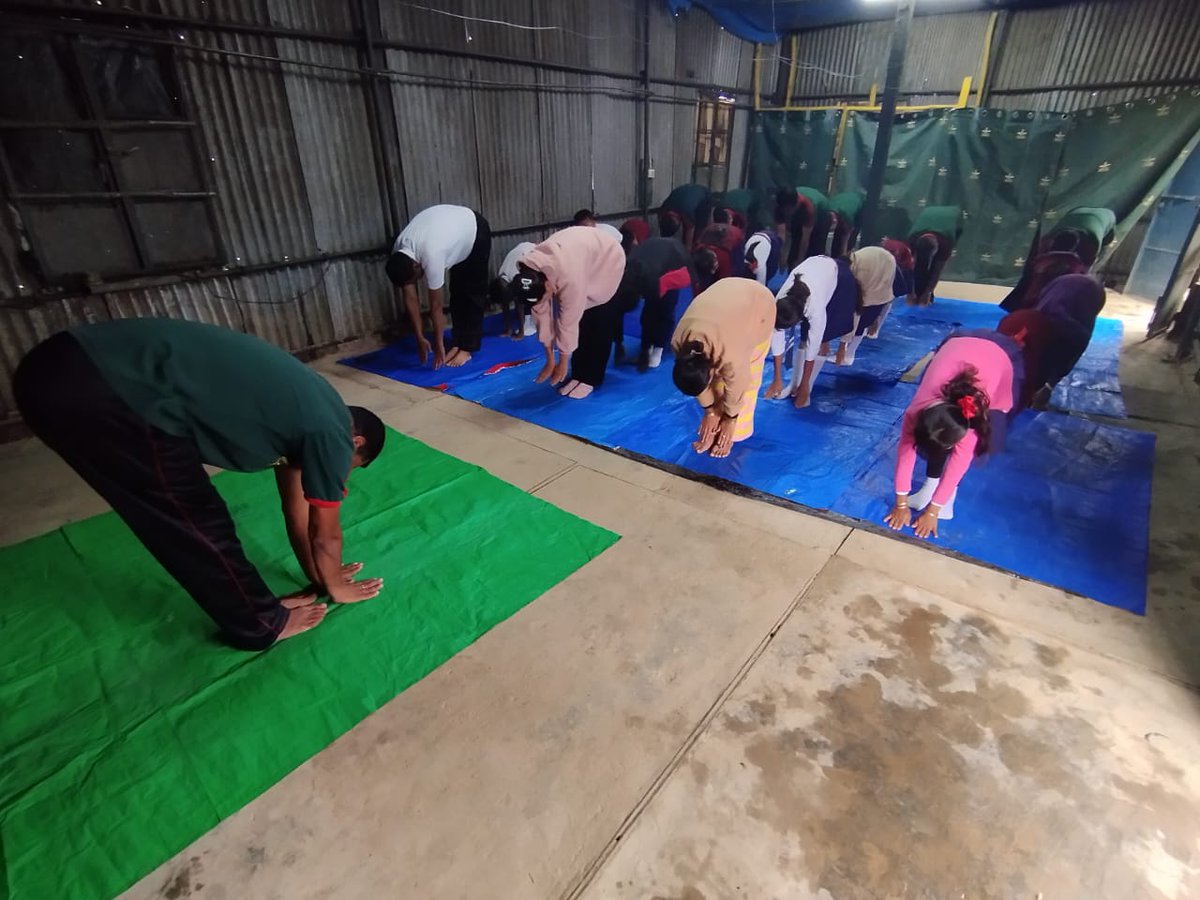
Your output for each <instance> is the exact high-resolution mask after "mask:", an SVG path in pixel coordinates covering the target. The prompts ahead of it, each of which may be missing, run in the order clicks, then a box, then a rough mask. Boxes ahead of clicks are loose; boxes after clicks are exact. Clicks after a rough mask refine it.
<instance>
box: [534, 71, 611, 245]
mask: <svg viewBox="0 0 1200 900" xmlns="http://www.w3.org/2000/svg"><path fill="white" fill-rule="evenodd" d="M538 77H539V78H540V79H541V81H542V83H543V84H545V85H549V86H554V87H559V88H563V87H572V86H573V87H583V86H584V85H585V84H586V80H585V79H584V78H583V76H580V75H569V74H566V73H563V72H542V73H540V74H539V76H538ZM541 119H542V126H541V129H540V134H542V135H544V136H545V140H544V152H545V154H546V156H545V159H544V163H543V168H542V175H543V178H544V185H545V210H544V211H545V220H546V221H551V222H554V221H561V220H563V219H569V218H570V217H571V214H572V213H573V212H574V211H575V210H577V209H579V208H580V207H583V206H587V207H591V208H594V207H595V199H594V198H593V196H592V148H593V143H592V102H591V97H590V96H589V95H588V94H582V93H581V94H574V93H565V92H562V91H555V92H552V93H546V94H543V95H542V97H541ZM601 212H604V210H601Z"/></svg>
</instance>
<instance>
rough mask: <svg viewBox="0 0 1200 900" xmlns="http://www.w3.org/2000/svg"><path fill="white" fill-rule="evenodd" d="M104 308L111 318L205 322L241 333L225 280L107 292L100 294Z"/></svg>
mask: <svg viewBox="0 0 1200 900" xmlns="http://www.w3.org/2000/svg"><path fill="white" fill-rule="evenodd" d="M102 300H103V303H104V307H105V309H106V310H107V312H108V315H109V316H110V317H111V318H113V319H135V318H141V317H144V316H159V317H165V318H170V319H187V320H189V321H192V322H207V323H209V324H210V325H224V326H225V327H227V328H236V329H238V330H239V331H244V330H245V321H244V317H243V315H242V312H241V309H240V308H239V307H238V304H237V300H236V298H235V297H234V291H233V286H232V285H231V284H230V283H229V279H228V278H224V277H220V278H205V279H202V280H199V281H183V282H178V283H175V284H165V285H158V286H155V287H147V288H140V289H138V290H132V291H110V292H108V293H107V294H104V295H103V298H102Z"/></svg>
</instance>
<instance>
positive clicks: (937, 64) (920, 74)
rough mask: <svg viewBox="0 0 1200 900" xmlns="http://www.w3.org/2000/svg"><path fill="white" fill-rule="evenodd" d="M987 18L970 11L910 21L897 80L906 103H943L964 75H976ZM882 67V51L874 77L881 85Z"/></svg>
mask: <svg viewBox="0 0 1200 900" xmlns="http://www.w3.org/2000/svg"><path fill="white" fill-rule="evenodd" d="M988 18H989V14H988V13H986V12H972V13H955V14H950V15H940V16H921V17H919V18H916V19H914V20H913V26H912V32H911V33H910V34H909V39H908V47H907V49H906V53H905V59H904V73H903V75H902V76H901V79H900V89H901V92H902V93H904V94H906V95H909V96H908V97H906V99H907V100H908V102H910V103H945V102H946V101H947V97H948V96H949V97H953V96H955V95H957V94H958V91H959V88H960V87H961V85H962V80H963V79H964V78H966V77H970V78H972V79H975V78H977V77H978V75H979V63H980V60H981V58H982V56H983V42H984V38H985V37H986V36H987V25H988ZM886 68H887V51H886V50H885V52H884V58H883V61H882V64H881V68H880V71H879V75H880V77H879V78H878V79H877V80H878V81H879V84H880V87H881V88H882V85H883V81H884V78H883V76H884V75H885V73H886ZM910 98H911V99H910ZM918 98H923V99H918ZM930 98H932V99H930Z"/></svg>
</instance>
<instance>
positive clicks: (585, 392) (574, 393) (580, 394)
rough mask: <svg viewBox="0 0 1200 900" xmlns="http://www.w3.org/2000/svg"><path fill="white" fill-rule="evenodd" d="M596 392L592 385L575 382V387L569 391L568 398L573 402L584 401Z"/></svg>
mask: <svg viewBox="0 0 1200 900" xmlns="http://www.w3.org/2000/svg"><path fill="white" fill-rule="evenodd" d="M593 390H595V388H593V387H592V386H591V385H590V384H584V383H583V382H582V381H577V382H575V387H573V388H571V390H569V391H567V393H566V396H567V397H569V398H570V399H572V400H584V399H586V398H588V397H590V396H591V395H592V391H593Z"/></svg>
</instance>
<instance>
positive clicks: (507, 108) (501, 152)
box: [469, 62, 554, 228]
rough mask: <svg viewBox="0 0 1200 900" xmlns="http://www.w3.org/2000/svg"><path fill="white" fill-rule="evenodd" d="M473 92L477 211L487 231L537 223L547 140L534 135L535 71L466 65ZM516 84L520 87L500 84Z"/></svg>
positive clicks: (518, 67)
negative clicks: (478, 190)
mask: <svg viewBox="0 0 1200 900" xmlns="http://www.w3.org/2000/svg"><path fill="white" fill-rule="evenodd" d="M469 71H470V73H471V75H472V76H473V77H474V78H475V80H476V83H477V85H478V87H477V88H476V89H475V90H473V91H472V92H471V107H472V110H473V116H472V118H473V119H474V123H475V130H476V136H477V140H478V142H479V181H480V186H481V197H480V201H479V202H480V211H481V212H482V213H483V215H484V216H485V217H486V218H487V220H488V223H489V224H490V225H491V226H492V227H493V228H517V227H520V226H523V225H529V224H532V223H535V222H540V221H542V206H543V199H542V195H543V188H542V171H543V168H544V167H545V166H547V165H549V164H550V161H549V160H546V159H545V157H546V156H547V155H548V154H552V153H553V150H552V149H551V147H552V145H553V143H554V142H553V141H552V140H543V139H540V136H539V134H538V126H537V123H538V106H539V103H540V102H541V101H540V98H539V96H538V92H537V72H536V71H535V70H533V69H529V68H526V67H524V66H515V65H507V64H500V63H474V62H472V63H471V64H470V68H469ZM510 84H516V85H521V87H520V88H513V87H507V86H505V85H510Z"/></svg>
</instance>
